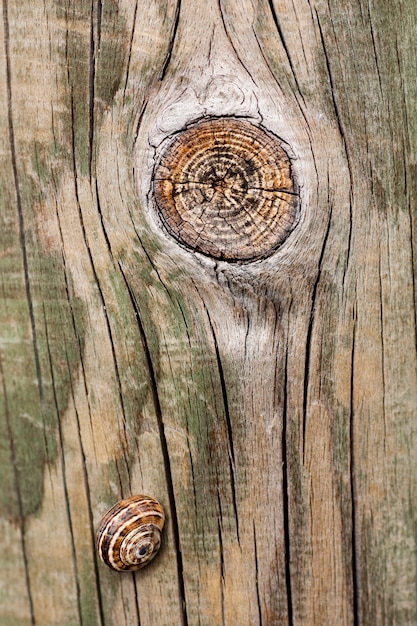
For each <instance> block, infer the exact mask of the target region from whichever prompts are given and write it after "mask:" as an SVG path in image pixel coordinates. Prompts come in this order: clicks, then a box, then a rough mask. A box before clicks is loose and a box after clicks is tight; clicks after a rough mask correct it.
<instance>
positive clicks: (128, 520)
mask: <svg viewBox="0 0 417 626" xmlns="http://www.w3.org/2000/svg"><path fill="white" fill-rule="evenodd" d="M164 521H165V516H164V511H163V508H162V506H161V505H160V504H159V502H158V501H157V500H155V499H154V498H151V497H150V496H144V495H139V496H131V497H130V498H126V499H125V500H120V502H117V503H116V504H115V505H114V506H113V507H112V508H111V509H110V510H109V511H108V512H107V513H106V514H105V515H104V517H103V519H102V520H101V523H100V526H99V528H98V531H97V550H98V553H99V556H100V559H101V560H102V561H103V563H105V564H106V565H108V566H109V567H110V568H111V569H113V570H116V571H118V572H126V571H130V572H131V571H135V570H138V569H141V568H142V567H144V566H145V565H147V564H148V563H149V562H150V561H151V560H152V559H153V558H154V557H155V556H156V554H157V552H158V550H159V547H160V545H161V531H162V528H163V526H164Z"/></svg>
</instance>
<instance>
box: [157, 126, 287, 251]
mask: <svg viewBox="0 0 417 626" xmlns="http://www.w3.org/2000/svg"><path fill="white" fill-rule="evenodd" d="M154 193H155V200H156V206H157V210H158V213H159V215H160V218H161V220H162V222H163V224H164V226H165V227H166V229H167V230H168V232H169V233H170V234H171V235H172V236H173V237H174V238H175V239H176V240H177V241H178V242H179V243H181V244H183V245H185V246H187V248H190V249H191V250H194V251H196V252H201V253H203V254H205V255H207V256H210V257H212V258H215V259H219V260H225V261H231V262H233V261H235V262H236V261H254V260H256V259H261V258H264V257H267V256H269V255H270V254H272V252H274V251H275V250H276V249H277V248H278V247H279V246H280V245H281V244H282V243H283V241H284V240H285V239H286V238H287V237H288V235H289V234H290V232H291V231H292V229H293V228H294V226H295V225H296V223H297V220H298V214H299V196H298V188H297V185H296V182H295V181H294V180H293V177H292V172H291V162H290V159H289V157H288V155H287V153H286V152H285V151H284V149H283V147H282V145H281V143H280V142H279V140H278V139H277V138H276V137H275V136H274V135H272V134H271V133H269V132H267V131H265V130H263V129H262V128H259V127H257V126H255V125H254V124H251V123H250V122H247V121H243V120H238V119H232V118H217V119H211V120H206V121H203V122H200V123H198V124H196V125H195V126H192V127H190V128H188V129H187V130H185V131H184V132H182V133H180V134H178V135H177V136H176V137H175V139H174V140H173V141H172V142H171V143H170V144H169V145H168V147H167V149H166V151H165V153H164V154H163V155H162V158H161V159H160V161H159V163H157V165H156V167H155V172H154Z"/></svg>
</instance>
